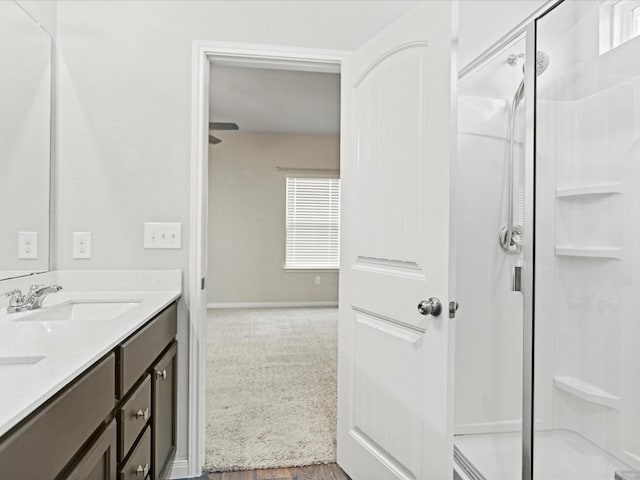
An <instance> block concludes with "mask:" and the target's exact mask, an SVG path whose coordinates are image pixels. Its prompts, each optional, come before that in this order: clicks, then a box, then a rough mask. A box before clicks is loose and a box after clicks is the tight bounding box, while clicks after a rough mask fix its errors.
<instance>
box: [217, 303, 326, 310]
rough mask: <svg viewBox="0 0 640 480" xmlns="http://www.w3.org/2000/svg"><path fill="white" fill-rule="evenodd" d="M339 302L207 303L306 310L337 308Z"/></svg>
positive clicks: (221, 305) (232, 306)
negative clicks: (306, 308) (312, 308)
mask: <svg viewBox="0 0 640 480" xmlns="http://www.w3.org/2000/svg"><path fill="white" fill-rule="evenodd" d="M337 306H338V302H237V303H232V302H216V303H207V308H215V309H220V308H304V307H337Z"/></svg>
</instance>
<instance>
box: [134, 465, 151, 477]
mask: <svg viewBox="0 0 640 480" xmlns="http://www.w3.org/2000/svg"><path fill="white" fill-rule="evenodd" d="M147 473H149V464H148V463H145V464H144V467H143V466H142V465H138V468H136V477H137V476H138V475H140V474H142V476H143V477H146V476H147Z"/></svg>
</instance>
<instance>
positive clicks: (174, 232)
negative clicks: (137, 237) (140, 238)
mask: <svg viewBox="0 0 640 480" xmlns="http://www.w3.org/2000/svg"><path fill="white" fill-rule="evenodd" d="M144 248H178V249H179V248H182V223H159V222H145V224H144Z"/></svg>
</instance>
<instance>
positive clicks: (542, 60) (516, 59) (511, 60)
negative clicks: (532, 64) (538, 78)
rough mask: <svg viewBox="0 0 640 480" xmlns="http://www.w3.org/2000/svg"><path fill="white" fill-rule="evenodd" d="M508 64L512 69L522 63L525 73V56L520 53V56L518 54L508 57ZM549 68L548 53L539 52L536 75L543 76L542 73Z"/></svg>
mask: <svg viewBox="0 0 640 480" xmlns="http://www.w3.org/2000/svg"><path fill="white" fill-rule="evenodd" d="M507 63H508V64H509V65H511V66H512V67H515V66H516V65H520V63H522V71H524V65H525V62H524V54H523V53H520V54H518V55H516V54H511V55H509V57H507ZM548 66H549V54H548V53H546V52H543V51H542V50H538V51H537V52H536V75H542V73H543V72H544V71H545V70H546V69H547V67H548Z"/></svg>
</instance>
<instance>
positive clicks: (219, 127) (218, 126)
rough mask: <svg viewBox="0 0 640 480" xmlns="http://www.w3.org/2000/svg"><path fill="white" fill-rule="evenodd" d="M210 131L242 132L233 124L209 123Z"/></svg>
mask: <svg viewBox="0 0 640 480" xmlns="http://www.w3.org/2000/svg"><path fill="white" fill-rule="evenodd" d="M209 130H240V127H238V124H237V123H233V122H209Z"/></svg>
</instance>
